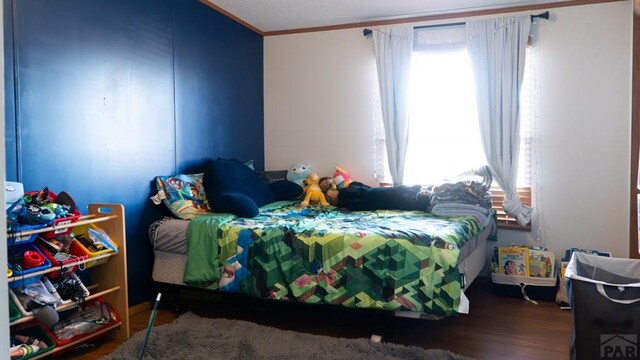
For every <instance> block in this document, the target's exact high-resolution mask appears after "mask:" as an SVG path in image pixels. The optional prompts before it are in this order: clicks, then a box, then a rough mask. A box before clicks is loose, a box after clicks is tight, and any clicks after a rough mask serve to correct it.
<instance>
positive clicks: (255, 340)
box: [103, 313, 470, 360]
mask: <svg viewBox="0 0 640 360" xmlns="http://www.w3.org/2000/svg"><path fill="white" fill-rule="evenodd" d="M143 340H144V331H140V332H138V333H136V334H135V335H134V336H133V337H131V339H129V340H128V341H126V342H125V343H123V344H122V345H120V347H118V348H117V349H116V350H115V351H114V352H113V353H111V354H109V355H107V356H106V357H104V358H103V359H105V360H109V359H113V360H118V359H137V358H138V353H139V352H140V348H141V347H142V342H143ZM383 340H384V339H383ZM144 358H145V360H160V359H163V360H166V359H247V360H249V359H265V360H266V359H274V360H275V359H277V360H280V359H318V360H320V359H327V360H336V359H349V360H370V359H380V360H392V359H397V360H400V359H427V360H470V359H469V358H466V357H464V356H460V355H456V354H454V353H451V352H449V351H445V350H437V349H431V350H425V349H423V348H419V347H416V346H403V345H396V344H387V343H377V344H374V343H372V342H371V341H370V340H369V339H343V338H332V337H328V336H320V335H311V334H305V333H299V332H295V331H285V330H280V329H276V328H271V327H268V326H262V325H258V324H254V323H251V322H248V321H240V320H228V319H209V318H202V317H199V316H197V315H195V314H193V313H186V314H184V315H182V316H180V317H179V318H178V319H176V320H175V321H174V322H172V323H170V324H166V325H162V326H158V327H156V328H154V329H153V331H152V332H151V335H150V336H149V342H148V343H147V350H146V352H145V356H144Z"/></svg>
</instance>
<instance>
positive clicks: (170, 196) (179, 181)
mask: <svg viewBox="0 0 640 360" xmlns="http://www.w3.org/2000/svg"><path fill="white" fill-rule="evenodd" d="M156 187H157V188H158V194H156V195H155V196H153V197H152V198H151V200H153V202H154V203H156V205H157V204H159V203H160V200H161V201H162V202H163V203H164V204H165V205H166V206H167V208H169V210H171V212H172V213H173V215H175V216H176V217H178V218H180V219H184V220H191V219H193V218H194V217H196V216H199V215H202V214H206V213H207V212H208V211H209V203H208V202H207V195H206V193H205V191H204V185H203V174H179V175H174V176H158V177H156Z"/></svg>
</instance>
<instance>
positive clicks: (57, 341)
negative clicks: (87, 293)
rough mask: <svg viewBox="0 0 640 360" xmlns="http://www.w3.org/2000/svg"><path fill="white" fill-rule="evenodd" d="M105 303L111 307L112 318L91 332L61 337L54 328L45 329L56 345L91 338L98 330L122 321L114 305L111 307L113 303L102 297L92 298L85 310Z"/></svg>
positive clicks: (79, 341)
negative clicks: (105, 300) (110, 303)
mask: <svg viewBox="0 0 640 360" xmlns="http://www.w3.org/2000/svg"><path fill="white" fill-rule="evenodd" d="M103 304H105V305H106V307H108V308H109V312H110V313H111V315H112V319H111V321H109V322H108V323H105V324H102V325H101V326H99V327H96V328H94V329H92V330H91V332H87V333H83V334H79V335H77V336H73V337H71V338H64V339H59V338H58V337H57V336H56V334H55V333H56V332H55V331H54V330H51V329H47V328H46V327H45V331H46V332H47V334H48V335H49V336H50V337H51V338H52V339H53V341H54V343H55V344H56V346H63V345H66V344H69V343H72V342H78V344H80V343H81V342H82V340H83V339H88V338H90V337H91V335H92V334H94V333H96V332H98V331H100V330H102V329H106V328H109V327H112V326H114V325H116V324H118V323H119V322H120V315H118V313H117V312H116V311H115V309H114V308H113V307H111V305H109V303H107V302H104V300H103V299H102V298H98V299H94V300H92V302H91V303H89V302H88V305H87V308H86V309H85V310H83V312H87V311H89V310H90V309H94V308H95V307H96V306H102V305H103ZM105 315H106V314H105ZM60 320H62V319H60ZM61 322H62V321H61ZM54 327H55V326H54Z"/></svg>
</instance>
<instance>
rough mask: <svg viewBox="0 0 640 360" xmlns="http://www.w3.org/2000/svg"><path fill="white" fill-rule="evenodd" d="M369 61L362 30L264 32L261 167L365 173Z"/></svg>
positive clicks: (364, 177)
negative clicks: (303, 164)
mask: <svg viewBox="0 0 640 360" xmlns="http://www.w3.org/2000/svg"><path fill="white" fill-rule="evenodd" d="M375 66H376V64H375V58H374V55H373V48H372V44H371V41H370V40H367V39H365V38H364V37H363V36H362V29H352V30H344V31H327V32H317V33H307V34H300V35H289V36H271V37H265V41H264V84H265V85H264V86H265V88H264V99H265V127H264V132H265V168H266V169H268V170H278V169H286V168H288V167H289V166H291V165H292V164H294V163H296V162H307V163H309V165H311V167H312V168H313V169H314V171H316V172H317V173H318V174H319V175H320V176H330V175H333V171H334V170H333V169H334V166H336V165H340V166H342V167H343V168H345V169H347V170H348V171H349V172H350V173H351V176H352V177H354V178H355V179H357V180H359V181H362V182H365V183H375V179H374V177H373V171H374V168H373V152H372V149H373V122H372V121H371V119H373V109H374V107H373V94H374V91H377V84H376V83H374V79H373V78H372V76H371V75H372V74H374V73H375Z"/></svg>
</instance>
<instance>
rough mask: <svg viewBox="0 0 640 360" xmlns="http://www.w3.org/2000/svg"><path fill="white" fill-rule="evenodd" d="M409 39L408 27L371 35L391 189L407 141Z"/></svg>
mask: <svg viewBox="0 0 640 360" xmlns="http://www.w3.org/2000/svg"><path fill="white" fill-rule="evenodd" d="M412 38H413V27H412V26H402V27H393V28H380V29H375V30H374V31H373V48H374V51H375V55H376V65H377V68H378V84H379V86H380V101H381V103H382V119H383V121H384V131H385V137H386V145H387V156H388V159H389V171H390V172H391V178H392V180H393V183H394V185H399V184H402V183H403V175H404V160H405V155H406V153H407V143H408V141H409V79H410V71H411V54H412V53H413V40H412Z"/></svg>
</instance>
